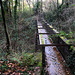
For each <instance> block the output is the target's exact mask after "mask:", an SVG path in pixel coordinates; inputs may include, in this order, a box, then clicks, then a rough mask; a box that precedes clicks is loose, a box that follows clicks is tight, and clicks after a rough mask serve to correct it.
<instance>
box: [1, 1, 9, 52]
mask: <svg viewBox="0 0 75 75" xmlns="http://www.w3.org/2000/svg"><path fill="white" fill-rule="evenodd" d="M0 4H1V11H2V18H3V25H4V30H5V35H6V46H7V53H9V48H10V39H9V36H8V31H7V26H6V22H5V13H4V9H3V5H2V0H0Z"/></svg>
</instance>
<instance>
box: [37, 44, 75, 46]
mask: <svg viewBox="0 0 75 75" xmlns="http://www.w3.org/2000/svg"><path fill="white" fill-rule="evenodd" d="M38 46H75V45H74V44H69V45H67V44H38Z"/></svg>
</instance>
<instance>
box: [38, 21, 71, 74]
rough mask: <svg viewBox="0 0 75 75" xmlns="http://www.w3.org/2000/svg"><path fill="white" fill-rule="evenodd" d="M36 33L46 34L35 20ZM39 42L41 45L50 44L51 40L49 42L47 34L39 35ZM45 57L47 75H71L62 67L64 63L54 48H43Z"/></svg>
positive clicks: (40, 24)
mask: <svg viewBox="0 0 75 75" xmlns="http://www.w3.org/2000/svg"><path fill="white" fill-rule="evenodd" d="M37 25H38V26H37V27H38V28H39V29H38V33H47V31H46V30H45V29H40V28H43V25H42V23H41V22H40V21H38V20H37ZM39 41H40V45H41V44H52V40H49V37H48V35H47V34H39ZM45 56H46V59H45V61H46V63H47V65H46V67H45V70H46V71H47V72H48V74H49V75H71V74H70V72H69V71H68V69H67V68H66V67H65V66H64V65H65V61H64V59H63V58H62V56H61V54H60V53H59V51H58V49H57V48H56V46H45Z"/></svg>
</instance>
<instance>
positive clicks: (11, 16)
mask: <svg viewBox="0 0 75 75" xmlns="http://www.w3.org/2000/svg"><path fill="white" fill-rule="evenodd" d="M9 14H10V17H12V15H11V8H10V1H9Z"/></svg>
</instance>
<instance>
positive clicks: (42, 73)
mask: <svg viewBox="0 0 75 75" xmlns="http://www.w3.org/2000/svg"><path fill="white" fill-rule="evenodd" d="M44 67H45V46H42V72H41V75H44V73H45V70H44Z"/></svg>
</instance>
